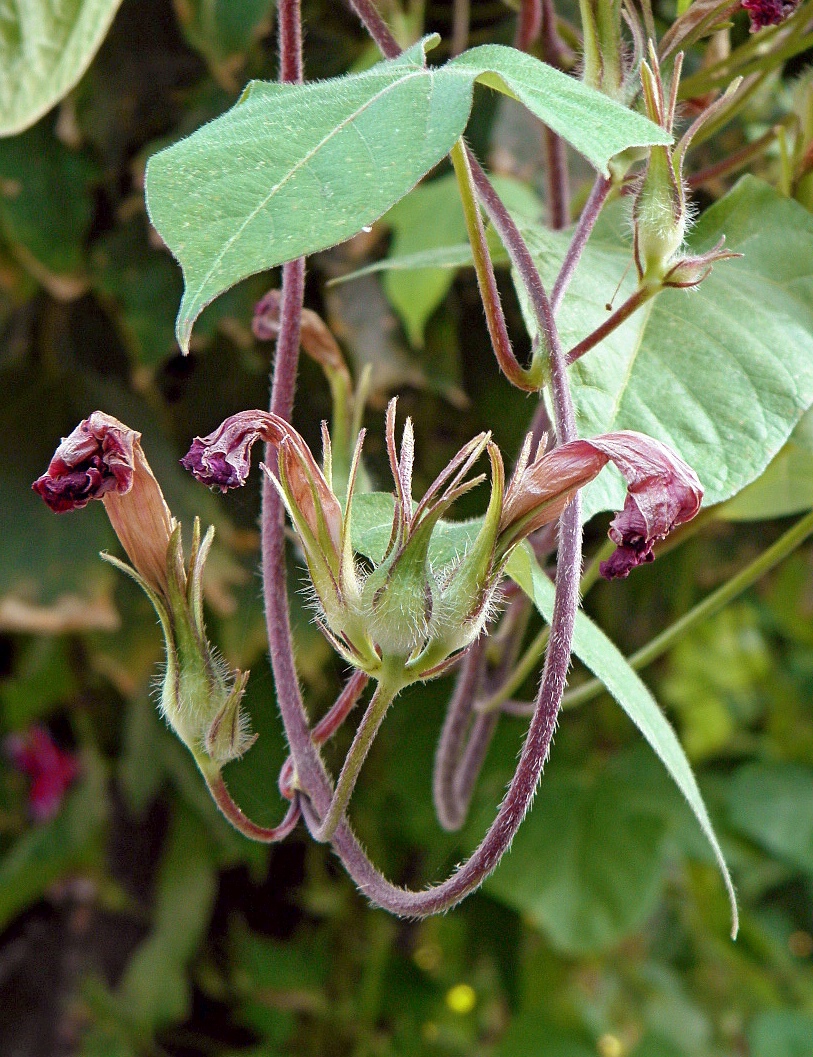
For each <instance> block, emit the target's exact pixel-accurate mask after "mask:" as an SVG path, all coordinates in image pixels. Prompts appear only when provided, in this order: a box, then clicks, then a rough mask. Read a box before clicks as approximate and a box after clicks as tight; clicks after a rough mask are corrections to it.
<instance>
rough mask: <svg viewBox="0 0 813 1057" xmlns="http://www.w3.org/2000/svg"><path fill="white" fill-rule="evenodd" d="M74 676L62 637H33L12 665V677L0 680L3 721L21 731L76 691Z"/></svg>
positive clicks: (8, 726)
mask: <svg viewBox="0 0 813 1057" xmlns="http://www.w3.org/2000/svg"><path fill="white" fill-rule="evenodd" d="M76 689H77V681H76V675H75V673H74V670H73V668H72V666H71V663H70V657H69V656H68V648H67V644H66V642H65V640H64V639H55V638H35V639H32V640H31V641H30V642H28V643H27V644H26V646H25V648H24V652H23V655H22V656H21V657H20V658H19V660H18V662H17V664H15V666H14V672H13V678H5V679H0V706H1V707H2V711H3V724H4V726H5V727H6V728H7V729H9V730H21V729H22V728H23V727H27V726H28V725H29V724H30V723H32V722H33V721H34V720H36V719H42V718H44V717H45V716H47V715H48V713H49V712H50V711H51V710H52V709H53V708H54V706H55V705H57V704H59V703H60V702H63V703H64V702H67V701H70V699H71V697H72V696H73V695H74V694H75V693H76Z"/></svg>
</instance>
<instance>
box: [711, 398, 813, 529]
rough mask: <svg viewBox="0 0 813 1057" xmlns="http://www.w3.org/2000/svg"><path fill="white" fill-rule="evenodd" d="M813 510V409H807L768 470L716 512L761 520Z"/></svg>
mask: <svg viewBox="0 0 813 1057" xmlns="http://www.w3.org/2000/svg"><path fill="white" fill-rule="evenodd" d="M811 509H813V411H807V412H806V413H805V415H804V416H803V417H802V419H801V420H800V422H799V423H798V424H797V426H796V428H795V429H794V431H793V432H792V433H791V435H790V439H789V440H788V442H787V444H785V446H784V447H783V448H782V449H781V450H780V452H779V454H778V455H777V456H776V457H775V458H774V459H773V461H772V462H771V463H770V465H769V466H768V469H767V470H766V471H765V473H763V474H762V476H761V477H758V478H757V479H756V481H754V482H753V483H752V484H749V485H748V487H747V488H745V489H744V490H743V491H742V492H740V493H739V494H738V495H736V496H734V498H733V499H731V500H730V501H729V502H728V503H726V504H725V506H723V507H721V508H720V510H719V511H718V512H717V516H718V517H720V518H723V519H724V520H726V521H761V520H763V519H767V518H775V517H787V516H788V515H789V514H798V513H801V512H802V511H805V510H811Z"/></svg>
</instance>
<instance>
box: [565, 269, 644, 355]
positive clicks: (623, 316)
mask: <svg viewBox="0 0 813 1057" xmlns="http://www.w3.org/2000/svg"><path fill="white" fill-rule="evenodd" d="M660 289H661V287H660V284H659V283H648V284H647V285H646V286H639V287H638V289H637V290H636V291H635V293H633V294H630V296H629V297H628V298H627V300H626V301H625V302H624V304H623V305H621V307H620V308H617V309H616V310H615V312H613V314H612V315H611V316H610V317H609V319H606V320H605V321H604V322H603V323H602V324H601V326H600V327H596V329H595V330H594V331H593V332H592V334H588V335H587V337H586V338H582V340H581V341H580V342H579V343H578V345H574V346H573V348H572V349H571V350H570V352H569V353H568V354H567V362H568V363H575V362H576V360H578V359H580V358H581V357H582V356H584V354H585V353H586V352H589V351H590V350H591V349H594V348H595V347H596V345H598V343H599V342H600V341H603V340H604V339H605V338H606V337H607V335H608V334H612V332H613V331H614V330H616V329H617V328H618V327H620V326H621V324H622V323H625V322H626V321H627V320H628V319H629V317H630V316H631V315H632V314H633V313H634V312H637V311H638V309H639V308H640V307H641V306H642V305H645V304H646V303H647V301H650V300H651V299H652V298H653V297H654V296H655V294H657V293H658V292H659V290H660Z"/></svg>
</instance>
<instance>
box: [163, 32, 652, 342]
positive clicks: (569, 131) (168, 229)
mask: <svg viewBox="0 0 813 1057" xmlns="http://www.w3.org/2000/svg"><path fill="white" fill-rule="evenodd" d="M437 39H438V38H437V37H427V38H426V39H425V40H423V41H422V42H420V43H419V44H416V45H415V46H414V47H412V48H410V49H409V51H406V52H404V53H403V55H401V56H400V57H399V58H397V59H391V60H389V61H387V62H381V63H378V64H377V65H376V66H374V67H372V68H371V69H369V70H366V71H365V72H363V73H359V74H352V75H349V76H346V77H342V78H338V79H333V80H327V81H322V82H313V83H310V84H305V85H290V84H276V83H269V82H263V81H253V82H252V83H251V84H250V85H249V86H248V88H247V89H246V91H245V92H244V93H243V96H242V97H241V99H240V101H239V103H238V104H237V105H236V106H235V107H234V108H233V109H232V110H230V111H229V112H228V113H227V114H224V115H223V116H222V117H220V118H218V119H217V120H215V121H213V122H211V123H210V124H208V125H205V126H204V127H203V128H202V129H199V130H198V131H197V132H196V133H194V134H193V135H192V136H190V137H188V138H187V139H185V140H183V141H181V142H180V143H177V144H175V145H173V146H172V147H169V148H167V149H166V150H164V151H161V152H159V153H158V154H156V155H155V156H154V157H153V158H151V159H150V162H149V165H148V168H147V180H146V192H147V205H148V209H149V212H150V216H151V219H152V221H153V223H154V225H155V227H156V228H157V229H158V231H159V233H160V234H161V236H162V237H163V239H164V241H165V242H166V243H167V245H168V246H169V248H170V249H171V250H172V252H173V253H174V254H175V256H176V257H177V258H178V260H179V262H180V264H181V267H182V268H183V272H184V279H185V282H186V291H185V293H184V298H183V301H182V302H181V309H180V313H179V315H178V322H177V328H176V329H177V335H178V341H179V343H180V345H181V348H182V349H184V350H186V349H187V348H188V344H189V336H190V333H191V329H192V325H193V323H194V321H195V319H196V318H197V316H198V315H199V314H200V312H201V310H202V309H203V307H204V306H205V305H207V304H208V303H209V302H210V301H211V300H213V298H215V297H216V296H217V295H218V294H220V293H222V292H223V291H224V290H226V289H228V288H229V287H230V286H233V285H234V284H235V283H236V282H237V281H238V280H239V279H242V278H245V277H246V276H248V275H252V274H253V273H254V272H257V271H262V270H263V269H266V268H271V267H273V266H275V265H277V264H281V263H282V262H284V261H288V260H292V259H293V258H296V257H299V256H302V255H304V254H309V253H314V252H316V251H318V250H323V249H326V248H327V247H329V246H333V245H335V244H336V243H338V242H342V241H343V240H345V239H347V238H349V237H350V236H351V235H354V234H356V232H358V231H359V230H360V229H361V228H362V227H364V226H366V225H368V224H372V223H373V222H374V221H375V220H378V218H379V217H381V216H382V214H383V213H385V212H386V210H387V209H389V208H390V207H391V206H392V205H394V204H395V203H396V202H397V201H398V200H399V199H401V198H403V196H404V195H405V194H406V193H407V192H408V191H410V190H411V189H412V188H413V187H414V186H415V184H416V183H417V182H418V180H420V178H421V177H422V176H423V175H425V173H427V172H428V171H429V170H430V169H431V168H432V167H433V166H434V165H436V164H437V163H438V162H439V161H440V160H441V159H442V158H443V157H444V156H445V155H446V154H447V153H448V152H449V150H450V149H451V148H452V146H453V145H454V143H455V142H456V141H457V139H458V138H459V137H460V135H461V134H462V133H463V130H464V129H465V127H466V122H467V121H468V117H469V112H470V110H471V105H472V94H473V90H474V82H475V80H476V79H477V78H478V77H481V75H485V74H487V73H488V71H490V70H492V69H493V70H494V71H496V72H497V73H499V74H500V77H499V78H498V83H499V85H500V86H501V87H503V88H505V87H506V85H508V86H509V87H511V91H512V93H513V94H515V95H516V96H517V97H518V98H521V99H522V101H523V102H524V103H525V104H526V105H527V106H529V107H530V109H532V110H533V112H534V113H535V114H536V115H537V116H538V117H540V118H542V119H543V120H546V121H550V122H551V123H552V124H555V127H556V128H557V130H558V129H559V127H560V126H561V128H562V135H563V136H565V138H566V139H568V140H569V141H570V142H573V143H574V146H576V147H577V149H587V144H588V139H589V156H590V158H591V160H593V161H594V162H596V163H597V164H600V167H601V168H602V169H604V168H606V164H607V162H608V161H609V158H610V157H611V156H612V155H613V154H615V153H617V151H619V150H622V149H623V148H624V147H627V146H630V145H632V144H643V143H656V142H664V133H663V131H662V130H660V129H657V128H656V126H654V125H651V124H650V123H649V122H647V121H646V120H645V119H644V118H642V117H641V116H640V115H638V114H634V113H633V112H632V111H629V110H626V109H625V108H623V107H621V106H619V105H618V104H617V103H614V102H612V100H610V99H608V98H606V97H605V96H602V95H601V94H600V93H597V92H593V91H592V90H590V89H588V88H586V87H585V86H584V85H582V84H580V83H579V82H577V81H575V80H574V79H573V78H570V77H568V76H566V75H565V74H562V73H561V72H559V71H556V70H553V69H551V68H549V67H546V66H545V65H544V64H543V63H540V62H538V60H536V59H532V58H530V57H529V56H521V55H519V53H514V52H513V51H512V49H510V48H483V49H476V51H475V52H473V53H471V55H473V56H476V58H471V57H469V58H466V56H460V57H459V58H458V59H456V60H455V61H454V62H452V63H449V64H447V65H446V66H442V67H439V68H434V69H429V68H427V66H426V58H425V51H426V49H428V48H429V47H432V46H434V45H435V44H436V43H437ZM514 56H517V57H516V58H515V57H514ZM463 59H465V60H466V61H461V60H463ZM560 104H561V107H562V108H563V111H562V112H563V113H566V115H567V119H566V120H565V121H563V120H562V116H561V114H560V113H559V107H560ZM588 128H589V130H590V135H589V137H586V130H587V129H588Z"/></svg>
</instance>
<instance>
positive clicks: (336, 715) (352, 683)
mask: <svg viewBox="0 0 813 1057" xmlns="http://www.w3.org/2000/svg"><path fill="white" fill-rule="evenodd" d="M368 680H369V676H368V675H367V673H366V672H363V671H361V669H357V670H356V671H355V672H353V674H352V675H351V676H350V678H349V679H348V680H347V683H346V684H345V687H344V690H342V692H341V693H340V694H339V696H338V697H337V698H336V700H335V701H334V703H333V704H332V705H331V707H330V708H329V709H328V711H327V712H326V713H325V715H324V716H322V718H321V719H320V720H319V722H318V723H317V724H316V726H315V727H314V728H313V732H312V733H311V741H312V742H313V744H314V745H324V744H325V742H326V741H328V740H329V739H330V738H332V737H333V735H334V734H335V733H336V731H337V730H338V729H339V727H341V725H342V723H344V721H345V720H346V719H347V717H348V716H349V715H350V713H351V712H352V710H353V709H354V708H355V707H356V703H357V702H358V699H359V697H360V696H361V693H362V691H363V690H364V687H365V686H366V685H367V682H368ZM278 785H279V791H280V793H282V795H283V796H284V797H285V798H286V800H291V799H292V798H293V796H294V794H295V793H296V772H295V770H294V761H293V759H292V758H291V757H290V756H289V757H288V759H287V760H286V761H285V763H284V764H283V765H282V769H281V770H280V772H279V781H278Z"/></svg>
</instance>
